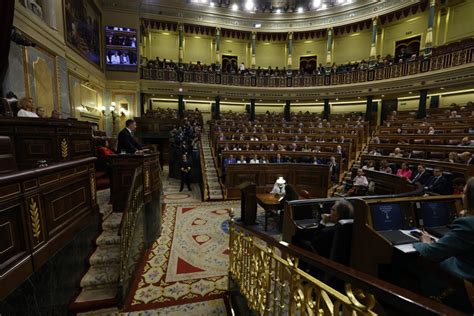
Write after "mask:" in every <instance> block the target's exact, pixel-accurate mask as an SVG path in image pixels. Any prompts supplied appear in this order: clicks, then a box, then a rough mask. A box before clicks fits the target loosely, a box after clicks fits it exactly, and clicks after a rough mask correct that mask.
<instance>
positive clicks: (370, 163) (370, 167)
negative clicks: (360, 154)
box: [362, 160, 375, 170]
mask: <svg viewBox="0 0 474 316" xmlns="http://www.w3.org/2000/svg"><path fill="white" fill-rule="evenodd" d="M362 170H375V165H374V161H373V160H368V161H367V164H365V165H364V166H363V167H362Z"/></svg>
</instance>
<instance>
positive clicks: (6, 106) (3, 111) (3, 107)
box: [0, 98, 13, 116]
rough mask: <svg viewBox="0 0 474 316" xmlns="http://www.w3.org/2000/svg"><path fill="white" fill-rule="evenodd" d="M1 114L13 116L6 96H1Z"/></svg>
mask: <svg viewBox="0 0 474 316" xmlns="http://www.w3.org/2000/svg"><path fill="white" fill-rule="evenodd" d="M0 116H13V112H12V108H11V106H10V103H8V101H7V100H6V99H4V98H0Z"/></svg>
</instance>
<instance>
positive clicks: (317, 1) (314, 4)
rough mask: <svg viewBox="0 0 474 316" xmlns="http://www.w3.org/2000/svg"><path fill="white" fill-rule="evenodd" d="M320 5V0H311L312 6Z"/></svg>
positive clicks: (317, 6)
mask: <svg viewBox="0 0 474 316" xmlns="http://www.w3.org/2000/svg"><path fill="white" fill-rule="evenodd" d="M320 6H321V0H313V8H315V9H317V8H319V7H320Z"/></svg>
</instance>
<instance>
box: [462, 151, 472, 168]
mask: <svg viewBox="0 0 474 316" xmlns="http://www.w3.org/2000/svg"><path fill="white" fill-rule="evenodd" d="M459 157H460V158H461V163H462V164H463V165H468V166H469V165H474V159H473V158H472V154H471V153H470V152H468V151H465V152H463V153H462V154H460V155H459Z"/></svg>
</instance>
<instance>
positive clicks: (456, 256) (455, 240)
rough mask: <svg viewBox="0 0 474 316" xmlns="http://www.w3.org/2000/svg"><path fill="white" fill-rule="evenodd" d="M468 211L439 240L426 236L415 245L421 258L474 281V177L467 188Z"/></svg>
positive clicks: (464, 202)
mask: <svg viewBox="0 0 474 316" xmlns="http://www.w3.org/2000/svg"><path fill="white" fill-rule="evenodd" d="M463 204H464V207H465V210H464V211H462V213H461V216H462V217H460V218H458V219H456V220H454V222H453V223H452V229H451V230H450V231H449V233H447V234H446V235H444V236H443V237H442V238H440V239H438V241H436V242H433V241H432V239H431V237H430V236H429V235H428V234H427V233H426V232H423V234H422V235H421V236H420V241H421V242H419V243H415V244H414V245H413V246H414V247H415V249H416V250H417V251H418V252H419V253H420V255H421V256H422V257H424V258H426V259H428V260H430V261H434V262H439V265H440V266H441V267H442V268H443V269H446V270H447V271H449V272H450V273H452V274H454V275H455V276H458V277H460V278H462V279H465V280H468V281H470V282H474V177H473V178H470V179H469V180H468V181H467V184H466V187H465V188H464V197H463Z"/></svg>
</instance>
